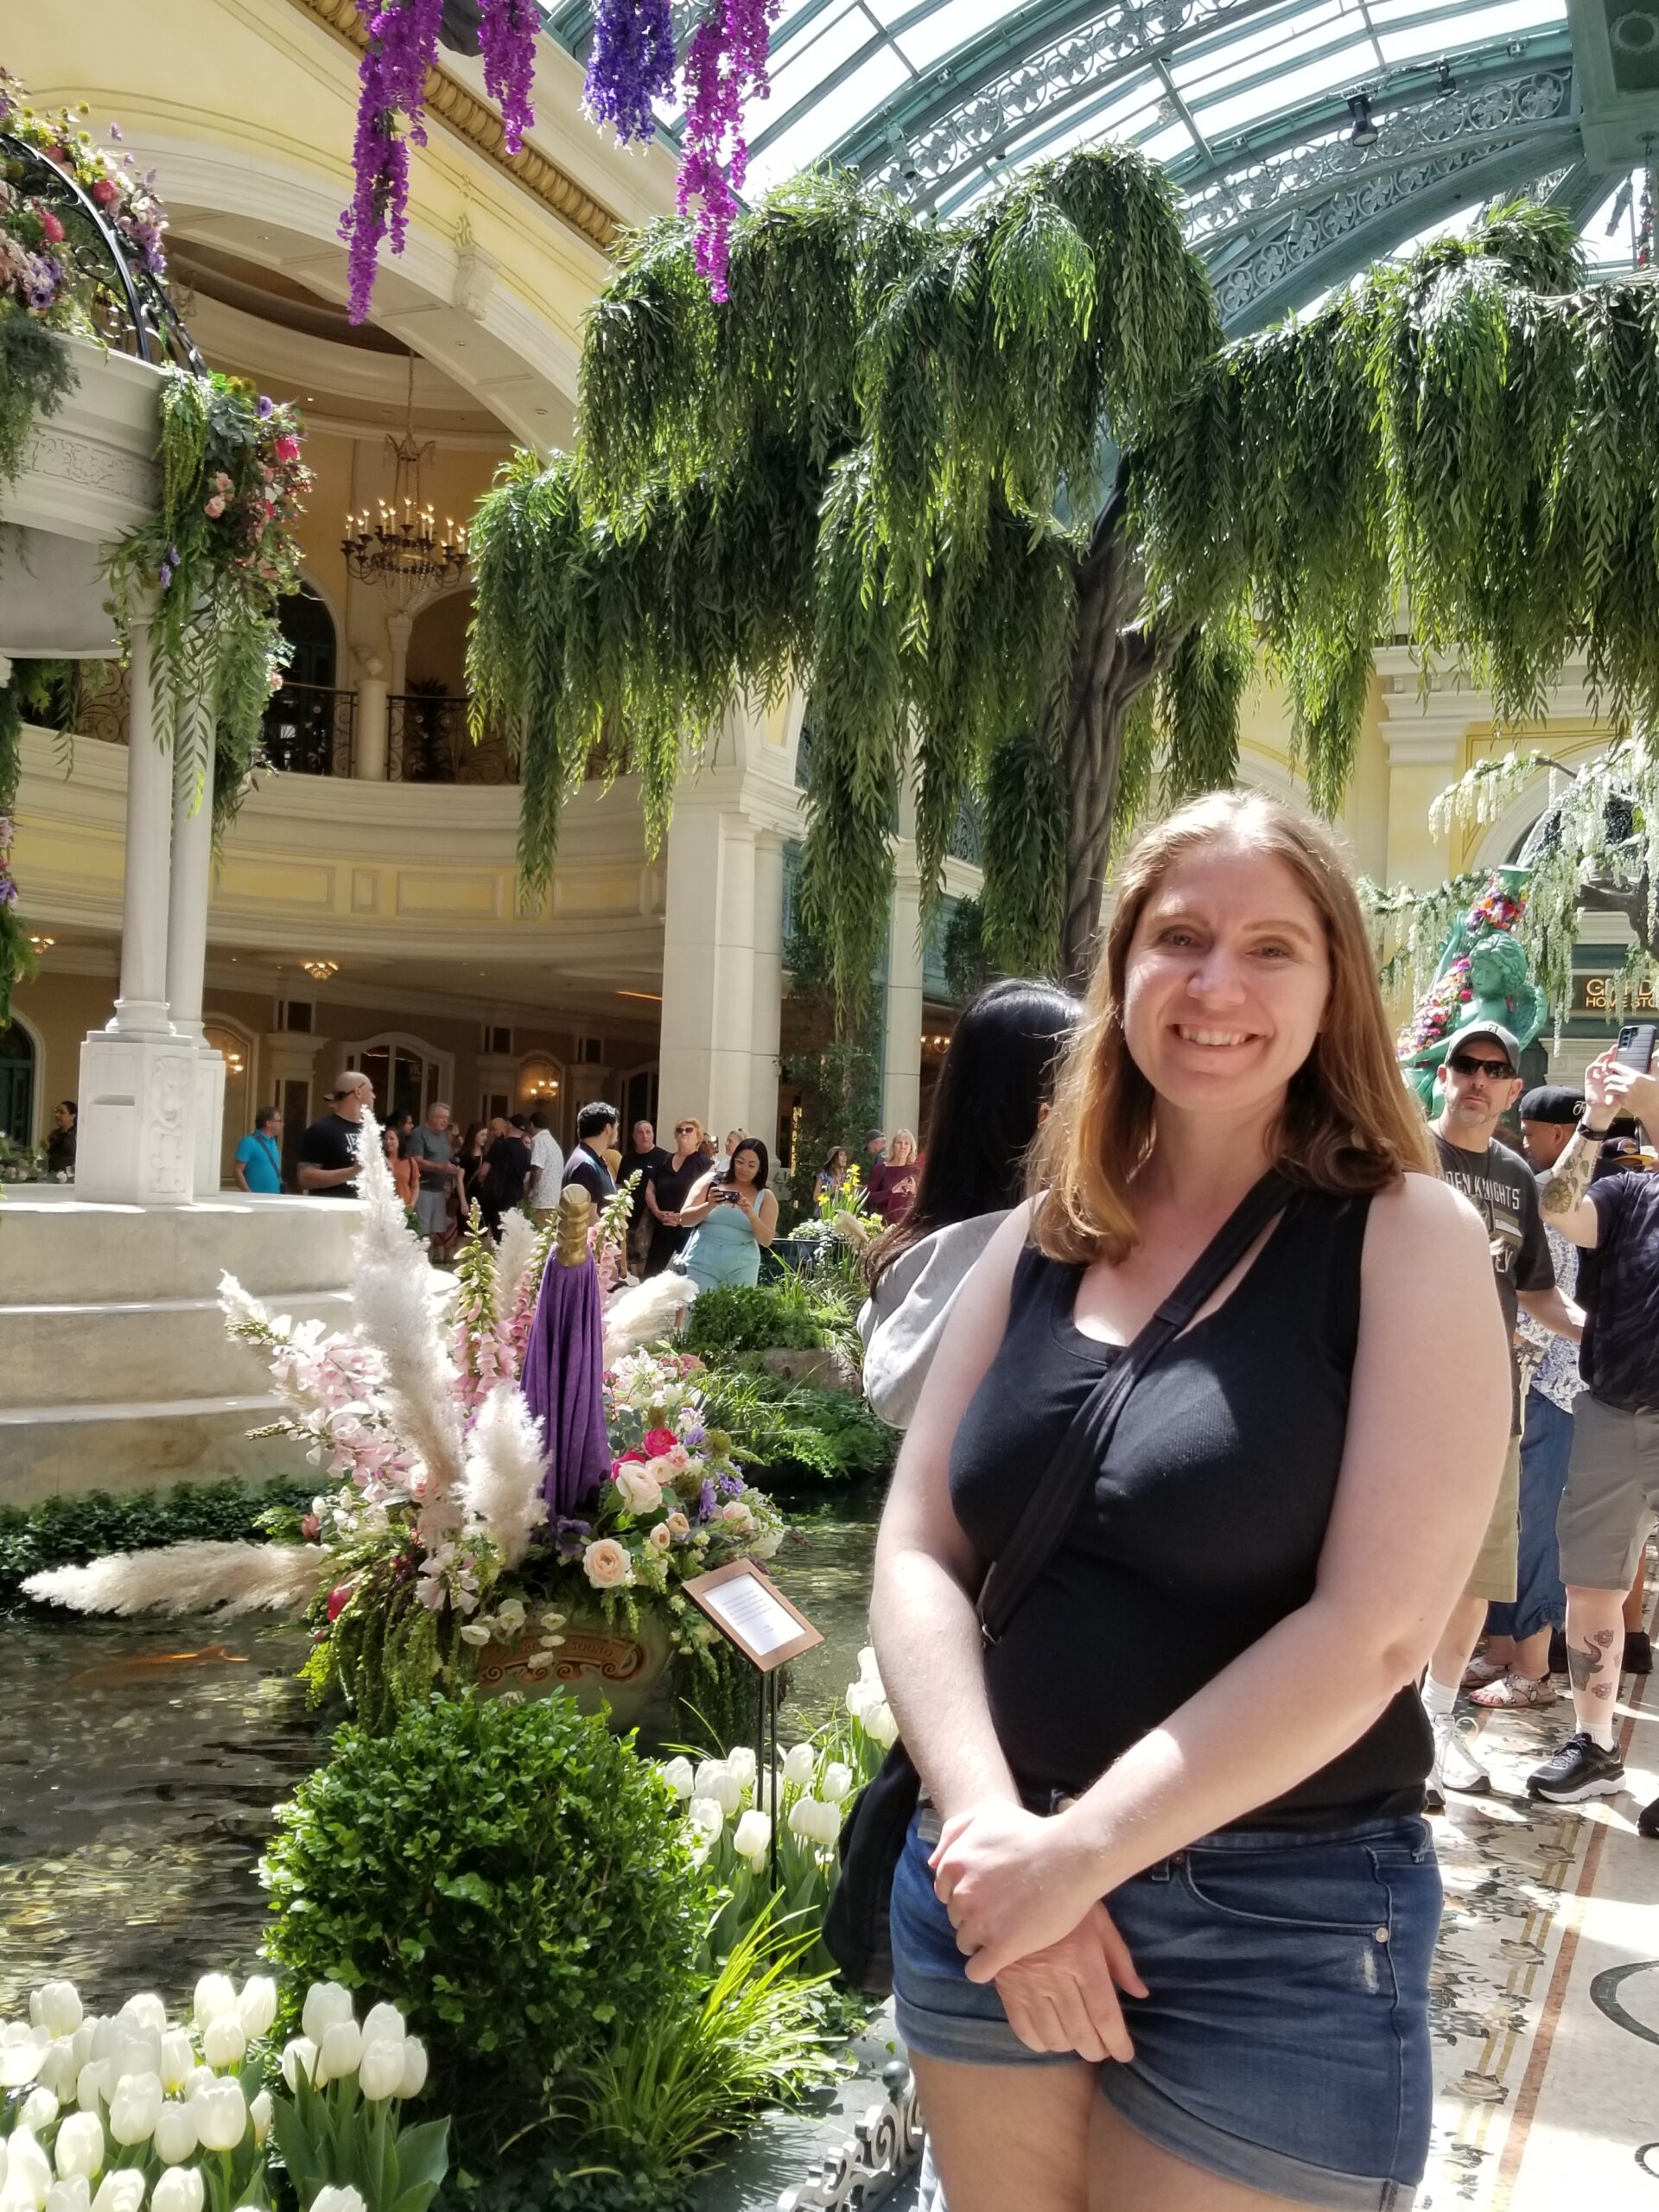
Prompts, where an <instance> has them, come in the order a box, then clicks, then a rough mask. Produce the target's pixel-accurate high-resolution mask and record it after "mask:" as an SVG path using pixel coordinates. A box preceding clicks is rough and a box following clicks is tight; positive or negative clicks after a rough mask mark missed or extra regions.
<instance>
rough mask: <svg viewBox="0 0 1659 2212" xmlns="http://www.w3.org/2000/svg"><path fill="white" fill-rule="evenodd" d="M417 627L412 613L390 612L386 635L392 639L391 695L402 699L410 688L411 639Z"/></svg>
mask: <svg viewBox="0 0 1659 2212" xmlns="http://www.w3.org/2000/svg"><path fill="white" fill-rule="evenodd" d="M414 627H415V617H414V616H413V615H412V614H388V615H387V617H386V636H387V637H388V638H389V639H390V640H391V696H392V697H393V698H394V699H401V698H402V697H403V696H404V692H405V691H407V690H408V689H409V640H410V634H411V632H413V630H414Z"/></svg>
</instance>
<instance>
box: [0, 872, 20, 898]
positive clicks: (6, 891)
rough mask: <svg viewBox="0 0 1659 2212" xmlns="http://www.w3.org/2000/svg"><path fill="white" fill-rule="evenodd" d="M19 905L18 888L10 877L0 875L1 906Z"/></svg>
mask: <svg viewBox="0 0 1659 2212" xmlns="http://www.w3.org/2000/svg"><path fill="white" fill-rule="evenodd" d="M16 904H17V887H16V884H15V883H14V882H13V881H12V880H11V878H10V876H9V875H0V906H16Z"/></svg>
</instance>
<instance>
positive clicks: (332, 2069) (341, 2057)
mask: <svg viewBox="0 0 1659 2212" xmlns="http://www.w3.org/2000/svg"><path fill="white" fill-rule="evenodd" d="M362 2056H363V2031H362V2029H361V2028H359V2026H358V2024H357V2022H356V2021H355V2020H336V2021H335V2022H334V2024H333V2025H332V2026H330V2027H327V2028H325V2029H324V2030H323V2031H322V2041H321V2043H320V2044H318V2046H317V2071H316V2075H315V2080H316V2084H317V2087H318V2088H322V2086H323V2084H324V2083H325V2082H343V2081H344V2080H345V2079H346V2075H348V2074H355V2073H356V2071H357V2063H358V2061H359V2059H360V2058H361V2057H362Z"/></svg>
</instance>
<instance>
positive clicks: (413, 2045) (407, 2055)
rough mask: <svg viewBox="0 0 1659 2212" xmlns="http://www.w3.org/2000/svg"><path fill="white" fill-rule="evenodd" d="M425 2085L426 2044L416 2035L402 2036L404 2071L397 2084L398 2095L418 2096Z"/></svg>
mask: <svg viewBox="0 0 1659 2212" xmlns="http://www.w3.org/2000/svg"><path fill="white" fill-rule="evenodd" d="M425 2087H426V2045H425V2044H423V2042H422V2041H421V2039H420V2037H418V2036H405V2037H404V2072H403V2078H402V2080H401V2081H400V2082H398V2084H397V2094H398V2095H399V2096H400V2097H418V2096H419V2095H420V2094H421V2091H422V2090H423V2088H425Z"/></svg>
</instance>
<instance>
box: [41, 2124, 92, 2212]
mask: <svg viewBox="0 0 1659 2212" xmlns="http://www.w3.org/2000/svg"><path fill="white" fill-rule="evenodd" d="M82 2117H83V2118H84V2117H85V2115H84V2114H83V2115H82ZM41 2212H92V2183H91V2182H89V2181H88V2180H87V2178H86V2175H85V2174H70V2175H68V2176H67V2177H66V2178H65V2179H63V2180H61V2181H54V2183H53V2184H52V2186H51V2188H50V2189H48V2190H47V2192H46V2202H45V2203H44V2204H43V2205H42V2206H41Z"/></svg>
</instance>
